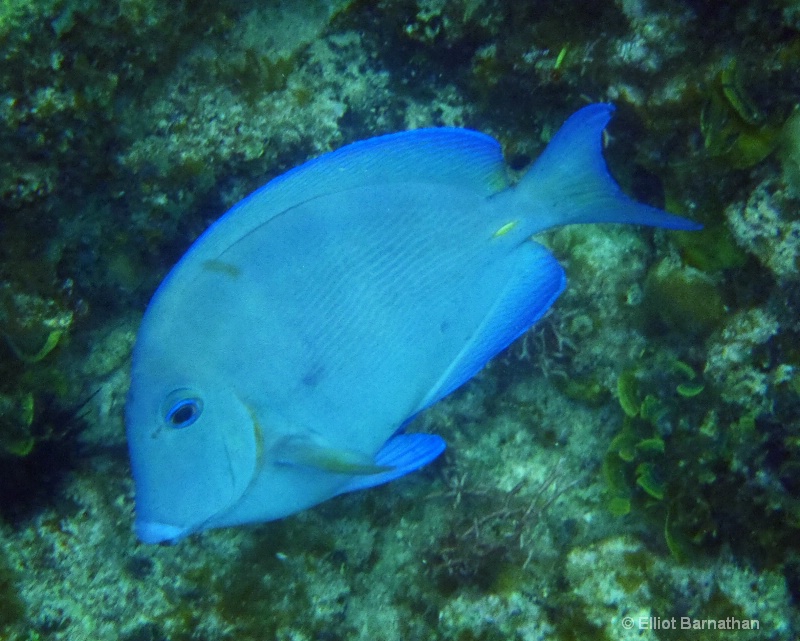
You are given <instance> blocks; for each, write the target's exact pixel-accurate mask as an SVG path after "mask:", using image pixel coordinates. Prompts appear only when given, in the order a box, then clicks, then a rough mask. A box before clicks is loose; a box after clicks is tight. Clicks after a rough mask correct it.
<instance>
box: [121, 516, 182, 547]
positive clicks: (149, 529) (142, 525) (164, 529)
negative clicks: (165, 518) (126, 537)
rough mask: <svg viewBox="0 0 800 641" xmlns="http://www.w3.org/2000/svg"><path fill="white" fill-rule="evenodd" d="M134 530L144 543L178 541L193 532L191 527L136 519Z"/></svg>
mask: <svg viewBox="0 0 800 641" xmlns="http://www.w3.org/2000/svg"><path fill="white" fill-rule="evenodd" d="M134 530H135V531H136V536H137V538H138V539H139V540H140V541H141V542H142V543H177V542H178V541H180V540H181V539H182V538H184V537H185V536H188V535H189V534H191V532H192V530H191V529H190V528H182V527H178V526H177V525H170V524H169V523H158V522H157V521H140V520H137V521H136V523H135V525H134Z"/></svg>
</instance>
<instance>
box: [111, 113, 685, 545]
mask: <svg viewBox="0 0 800 641" xmlns="http://www.w3.org/2000/svg"><path fill="white" fill-rule="evenodd" d="M612 111H613V107H612V106H611V105H606V104H595V105H590V106H588V107H585V108H584V109H581V110H580V111H578V112H577V113H575V114H574V115H573V116H572V117H571V118H569V120H567V122H566V123H565V124H564V126H563V127H562V128H561V129H560V130H559V131H558V133H557V134H556V135H555V136H554V137H553V139H552V141H551V142H550V144H549V145H548V146H547V148H546V149H545V150H544V152H543V153H542V155H541V157H540V158H539V159H538V160H537V161H536V162H535V163H534V164H533V166H532V167H531V168H530V169H529V170H528V171H527V173H525V175H524V176H523V177H522V178H521V179H520V180H519V181H517V182H516V183H515V182H513V181H512V180H511V179H510V176H509V172H508V171H507V169H506V165H505V163H504V161H503V156H502V153H501V149H500V145H499V144H498V143H497V142H496V141H495V140H494V139H492V138H490V137H488V136H486V135H483V134H480V133H477V132H474V131H468V130H464V129H452V128H441V129H421V130H417V131H408V132H405V133H398V134H393V135H388V136H381V137H378V138H372V139H370V140H365V141H362V142H357V143H354V144H351V145H348V146H346V147H343V148H342V149H339V150H338V151H335V152H332V153H328V154H325V155H323V156H321V157H320V158H317V159H316V160H312V161H310V162H307V163H306V164H304V165H302V166H300V167H298V168H296V169H294V170H292V171H290V172H288V173H286V174H284V175H283V176H280V177H278V178H276V179H274V180H272V181H271V182H269V183H267V184H266V185H265V186H264V187H262V188H261V189H259V190H258V191H256V192H254V193H253V194H251V195H250V196H248V197H247V198H245V199H244V200H242V201H241V202H239V203H238V204H237V205H235V206H234V207H233V208H232V209H231V210H230V211H228V212H227V213H226V214H225V215H224V216H223V217H222V218H220V219H219V220H218V221H217V222H216V223H215V224H214V225H212V226H211V227H210V228H209V229H208V230H207V231H206V232H205V233H204V234H203V235H202V236H201V237H200V238H199V239H198V240H197V241H196V242H195V243H194V245H192V247H191V248H190V249H189V250H188V251H187V252H186V254H185V255H184V256H183V258H182V259H181V260H180V262H179V263H178V264H177V265H176V266H175V267H174V268H173V270H172V271H171V272H170V274H169V275H168V276H167V277H166V279H165V280H164V282H163V283H162V284H161V286H160V287H159V289H158V291H157V292H156V293H155V295H154V297H153V299H152V301H151V302H150V305H149V307H148V309H147V311H146V313H145V315H144V319H143V321H142V325H141V329H140V330H139V334H138V337H137V341H136V346H135V348H134V353H133V367H132V373H131V389H130V394H129V397H128V401H127V406H126V424H127V436H128V443H129V447H130V457H131V465H132V470H133V477H134V482H135V489H136V524H135V529H136V534H137V536H138V537H139V539H140V540H142V541H144V542H146V543H157V542H162V541H177V540H179V539H181V538H182V537H185V536H187V535H188V534H191V533H193V532H200V531H203V530H208V529H210V528H219V527H225V526H233V525H239V524H243V523H254V522H263V521H269V520H272V519H279V518H282V517H284V516H287V515H289V514H292V513H294V512H298V511H299V510H304V509H306V508H308V507H311V506H313V505H316V504H317V503H320V502H322V501H325V500H327V499H329V498H331V497H333V496H336V495H338V494H342V493H344V492H350V491H352V490H358V489H363V488H368V487H372V486H375V485H379V484H381V483H385V482H387V481H390V480H392V479H395V478H397V477H399V476H402V475H404V474H407V473H408V472H411V471H413V470H416V469H418V468H419V467H421V466H423V465H425V464H426V463H428V462H430V461H431V460H433V459H434V458H436V457H437V456H438V455H439V454H440V453H441V452H442V451H443V450H444V447H445V445H444V441H443V440H442V439H441V438H440V437H438V436H435V435H429V434H406V433H404V432H403V427H404V426H405V425H406V423H408V421H409V420H410V419H411V418H412V417H413V416H414V415H415V414H417V413H418V412H420V411H421V410H423V409H424V408H426V407H428V406H430V405H431V404H433V403H435V402H436V401H438V400H439V399H441V398H442V397H444V396H446V395H447V394H449V393H450V392H452V391H453V390H455V389H456V388H457V387H459V386H460V385H462V384H463V383H465V382H466V381H467V380H469V379H470V378H471V377H472V376H474V375H475V373H476V372H478V371H479V370H480V369H481V368H482V367H483V366H484V365H485V364H486V363H487V362H488V361H489V359H491V358H492V357H493V356H494V355H495V354H497V353H498V352H499V351H500V350H502V349H503V348H505V347H506V346H507V345H508V344H509V343H511V342H512V341H513V340H514V339H515V338H517V337H518V336H519V335H520V334H522V333H523V332H525V330H527V329H528V328H529V327H530V326H531V325H532V324H533V323H534V322H536V320H538V319H539V318H541V316H542V315H543V314H544V313H545V312H546V311H547V309H548V308H549V307H550V306H551V305H552V304H553V302H554V301H555V299H556V298H557V297H558V295H559V294H560V293H561V291H562V290H563V289H564V286H565V276H564V271H563V269H562V268H561V266H560V265H559V264H558V262H557V261H556V260H555V259H554V258H553V256H552V255H551V254H550V253H549V252H548V251H547V250H546V249H545V248H544V247H543V246H542V245H540V244H538V243H536V242H535V241H534V240H532V239H531V236H532V235H533V234H536V233H537V232H540V231H542V230H544V229H548V228H550V227H555V226H558V225H567V224H572V223H593V222H615V223H635V224H640V225H653V226H658V227H668V228H672V229H696V228H698V225H695V224H694V223H692V222H689V221H687V220H685V219H683V218H679V217H677V216H673V215H670V214H667V213H665V212H663V211H661V210H658V209H655V208H652V207H648V206H645V205H642V204H638V203H636V202H635V201H633V200H631V199H629V198H628V197H626V196H625V195H624V194H623V193H622V191H621V190H620V188H619V187H618V185H617V184H616V183H615V182H614V180H613V179H612V178H611V177H610V175H609V173H608V170H607V169H606V165H605V162H604V160H603V157H602V132H603V129H604V128H605V126H606V124H607V123H608V120H609V119H610V117H611V113H612Z"/></svg>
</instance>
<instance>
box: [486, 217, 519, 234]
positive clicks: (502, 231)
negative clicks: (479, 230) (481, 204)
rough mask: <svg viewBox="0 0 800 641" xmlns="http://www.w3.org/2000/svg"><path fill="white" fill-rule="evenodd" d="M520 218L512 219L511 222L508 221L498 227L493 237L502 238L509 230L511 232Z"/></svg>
mask: <svg viewBox="0 0 800 641" xmlns="http://www.w3.org/2000/svg"><path fill="white" fill-rule="evenodd" d="M518 222H519V221H518V220H512V221H511V222H510V223H506V224H505V225H503V226H502V227H501V228H500V229H498V230H497V231H496V232H494V234H492V238H500V236H505V235H506V234H507V233H508V232H510V231H511V230H512V229H514V227H516V226H517V223H518Z"/></svg>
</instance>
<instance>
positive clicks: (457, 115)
mask: <svg viewBox="0 0 800 641" xmlns="http://www.w3.org/2000/svg"><path fill="white" fill-rule="evenodd" d="M0 49H2V53H3V61H4V64H3V65H2V68H0V146H2V147H3V148H4V150H5V152H6V153H5V154H4V155H3V160H0V195H2V203H3V204H2V214H1V215H2V219H1V220H0V233H2V248H3V251H2V256H0V331H2V333H3V337H4V339H3V341H0V352H1V353H2V358H0V372H2V376H0V464H2V466H3V477H2V479H0V604H2V605H1V606H0V637H2V638H4V639H5V638H8V639H15V640H16V639H20V640H21V641H33V640H34V639H37V640H38V639H48V640H51V639H52V640H53V641H63V640H70V641H71V640H74V639H96V640H97V641H105V640H109V641H110V640H114V641H117V640H119V639H122V640H124V641H147V640H154V639H159V640H161V639H164V640H166V639H169V640H170V641H183V640H185V641H189V640H190V639H193V640H197V639H204V640H207V641H225V640H228V639H237V640H238V641H246V640H247V639H265V638H274V639H287V640H288V639H294V640H308V641H311V640H322V639H324V640H327V641H333V640H335V639H345V638H346V639H370V640H372V639H376V638H380V639H385V640H387V641H393V640H395V639H426V640H427V639H442V640H445V641H450V640H453V641H469V640H478V639H481V640H489V639H519V640H525V641H530V640H532V639H554V640H555V639H559V640H571V639H584V638H594V639H624V638H631V639H632V638H636V639H672V638H675V639H678V638H686V637H687V636H688V634H689V633H686V632H681V630H672V629H668V628H666V629H665V628H663V627H662V628H659V629H654V626H653V625H652V624H651V623H650V621H651V619H653V618H655V619H658V620H669V619H671V618H672V617H676V618H677V619H678V620H680V618H681V617H689V618H691V619H697V620H726V619H729V618H733V619H736V620H748V621H749V620H757V621H758V622H759V624H760V629H759V630H757V631H744V630H743V631H737V632H736V633H732V632H730V631H725V630H704V631H702V632H698V633H696V634H697V638H702V639H710V640H711V639H723V638H730V636H731V634H736V638H737V639H738V638H741V639H749V638H752V639H771V640H776V641H790V640H791V639H796V638H798V634H799V633H800V632H799V631H800V616H798V613H797V600H798V599H800V547H799V546H798V541H800V538H798V529H800V498H798V497H799V496H800V486H799V485H798V479H800V420H799V419H798V416H800V373H798V372H800V369H798V368H800V347H799V346H800V323H799V322H798V317H800V294H799V293H798V292H800V288H798V274H799V273H800V269H799V268H800V260H798V245H799V244H800V227H798V214H797V212H798V207H797V198H798V193H800V192H799V188H798V183H799V182H800V179H799V178H798V175H799V174H800V171H798V166H800V165H799V163H798V157H800V152H799V151H798V149H800V135H798V130H800V125H799V124H798V123H799V122H800V118H799V117H798V111H797V104H796V103H797V96H798V95H800V76H798V74H797V73H796V68H797V64H798V62H800V7H798V3H797V2H795V1H790V0H767V1H766V2H755V1H747V2H741V3H728V5H726V6H724V7H723V6H721V5H720V4H719V3H711V2H700V1H688V0H687V1H683V2H671V1H667V0H601V1H599V2H594V3H564V2H561V1H559V0H542V1H540V2H536V3H521V2H518V3H508V2H507V3H503V2H498V1H497V0H380V1H379V2H373V3H369V2H355V1H353V0H314V1H312V2H301V1H300V0H279V1H277V0H276V1H275V2H271V3H266V4H265V3H259V2H254V1H252V0H247V1H245V2H227V1H225V2H205V1H203V2H195V3H192V4H191V5H189V4H187V3H158V2H154V1H153V0H121V1H120V2H117V3H101V2H98V0H58V1H56V0H35V1H27V0H26V1H23V0H4V1H2V2H0ZM595 100H608V101H613V102H615V103H616V105H617V107H618V110H617V113H616V115H615V118H614V120H613V121H612V123H611V125H610V127H609V129H608V135H607V143H608V145H607V150H606V155H607V158H608V160H609V164H610V166H611V170H612V173H613V174H614V175H615V176H616V177H617V178H618V180H619V181H620V183H621V184H622V186H623V188H624V189H625V190H626V192H628V193H630V194H632V195H633V196H635V197H636V198H638V199H640V200H644V201H646V202H648V203H651V204H653V205H656V206H660V207H665V208H667V209H669V210H670V211H674V212H676V213H680V214H684V215H687V216H689V217H692V218H694V219H696V220H698V221H701V222H702V223H703V224H704V225H705V229H704V231H702V232H699V233H691V234H689V233H673V232H664V231H655V232H652V231H645V232H643V231H641V230H637V229H631V228H624V229H622V228H618V227H612V226H591V227H590V226H579V227H575V228H564V229H559V230H552V231H550V232H547V233H546V234H544V235H543V237H542V238H541V239H540V240H542V241H543V242H545V243H546V244H548V246H549V247H550V248H551V249H552V251H553V253H554V254H555V255H556V256H557V258H558V259H559V261H560V262H562V264H563V265H564V266H565V269H566V272H567V275H568V279H569V287H568V289H567V290H566V292H565V293H564V295H563V296H562V297H561V298H560V299H559V301H558V302H557V304H556V306H555V307H554V308H553V309H552V311H551V312H550V313H549V314H548V316H547V317H546V318H544V319H543V320H542V321H541V322H540V323H539V324H538V325H537V326H536V327H534V328H533V329H532V330H531V331H530V332H529V333H527V334H526V335H525V336H523V337H522V338H521V339H520V341H519V342H517V343H516V344H515V345H513V346H511V347H510V348H509V350H507V352H506V353H504V354H503V355H502V356H501V357H500V358H498V359H496V360H495V361H494V362H493V363H491V364H490V365H489V367H488V368H486V370H485V371H484V372H482V373H481V374H480V375H479V376H478V377H476V379H475V380H474V381H472V382H471V383H470V384H469V385H468V386H466V387H465V388H464V389H462V390H459V391H458V392H456V393H455V394H453V395H452V396H451V397H450V398H448V399H446V400H445V401H444V402H442V403H441V404H439V405H437V406H435V407H433V408H431V409H430V410H429V411H427V412H426V413H425V414H424V415H422V416H421V417H419V418H418V419H417V422H416V423H415V424H414V425H413V426H411V429H414V430H416V429H419V430H425V431H432V432H436V433H440V434H442V435H443V436H444V437H445V438H446V439H447V440H448V443H449V449H448V452H447V454H446V455H445V457H444V458H443V460H441V461H439V462H437V463H436V464H434V465H433V466H431V467H430V468H429V469H426V470H424V471H422V472H420V473H418V474H416V475H413V476H411V477H409V478H407V479H404V480H402V481H398V482H395V483H393V484H390V485H389V486H387V487H382V488H377V489H374V490H370V491H369V492H363V493H360V494H358V495H352V496H343V497H339V498H337V499H335V500H334V501H332V502H330V503H328V504H325V505H321V506H319V507H318V508H316V509H314V510H311V511H308V512H304V513H301V514H299V515H297V516H294V517H292V518H289V519H286V520H284V521H281V522H277V523H270V524H265V525H262V526H258V527H253V528H239V529H231V530H225V531H217V532H210V533H207V534H204V535H202V536H199V537H191V538H190V539H188V540H186V541H183V542H181V543H180V544H179V545H177V546H173V547H160V546H157V547H152V546H143V545H141V544H139V543H137V542H136V541H135V540H134V537H133V534H132V531H131V514H132V488H131V482H130V480H129V469H128V464H127V457H126V449H125V437H124V427H123V418H122V417H123V408H124V402H125V394H126V390H127V385H128V380H127V377H128V373H127V368H128V361H129V356H130V350H131V347H132V344H133V340H134V336H135V333H136V329H137V326H138V322H139V319H140V317H141V313H142V311H143V309H144V306H145V305H146V303H147V300H148V297H149V296H150V295H151V294H152V292H153V291H154V290H155V288H156V286H157V284H158V283H159V281H160V280H161V279H162V278H163V276H164V274H165V273H166V270H167V269H168V268H169V266H170V265H171V264H173V263H174V262H175V261H176V260H177V259H178V258H179V257H180V255H181V254H182V253H183V252H184V251H185V250H186V248H187V247H188V245H189V244H190V243H191V241H192V240H193V239H194V238H195V237H196V236H197V235H198V234H200V233H201V232H202V230H203V229H205V228H206V227H207V225H208V224H209V223H210V222H211V221H213V220H214V219H215V218H216V217H217V216H218V215H219V214H220V213H221V212H223V211H224V210H225V209H226V208H227V207H229V206H230V205H232V204H233V203H234V202H236V201H237V200H239V199H240V198H241V197H242V196H244V195H245V194H247V193H248V192H249V191H251V190H252V189H254V188H256V187H258V186H260V185H261V184H263V183H264V182H265V181H266V180H267V179H269V178H272V177H274V176H277V175H280V174H281V173H283V172H284V171H286V170H287V169H289V168H291V167H293V166H295V165H297V164H299V163H300V162H302V161H304V160H306V159H307V158H309V157H312V156H315V155H318V154H320V153H322V152H324V151H327V150H329V149H332V148H335V147H338V146H340V145H342V144H345V143H347V142H351V141H353V140H356V139H359V138H365V137H368V136H371V135H376V134H379V133H385V132H389V131H395V130H400V129H407V128H414V127H422V126H436V125H454V126H467V127H471V128H474V129H479V130H482V131H485V132H487V133H490V134H492V135H494V136H496V137H497V138H498V139H499V140H500V141H501V142H502V143H503V146H504V152H505V154H506V158H507V160H508V162H509V164H510V166H511V167H512V169H513V170H521V169H523V168H524V167H525V166H526V165H527V164H528V163H529V162H530V161H531V160H532V159H534V158H535V157H536V156H537V154H538V153H539V152H540V151H541V149H542V148H543V146H544V144H545V143H546V142H547V140H549V138H550V137H551V136H552V134H553V132H554V131H555V130H556V129H557V127H558V126H559V124H560V123H561V122H562V121H563V119H564V117H565V116H566V115H567V114H569V113H570V112H572V111H574V110H575V109H576V108H577V107H578V106H581V105H582V104H585V103H586V102H588V101H595ZM626 617H630V618H631V619H630V621H632V622H633V624H632V626H631V627H626V625H625V621H626ZM640 621H644V622H645V623H644V624H641V623H640ZM692 634H695V633H692Z"/></svg>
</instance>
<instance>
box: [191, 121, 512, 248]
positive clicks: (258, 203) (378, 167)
mask: <svg viewBox="0 0 800 641" xmlns="http://www.w3.org/2000/svg"><path fill="white" fill-rule="evenodd" d="M404 182H427V183H441V184H448V185H458V186H462V187H465V188H469V189H473V190H476V191H478V192H480V193H482V194H484V195H486V196H489V195H491V194H493V193H496V192H498V191H501V190H503V189H505V188H506V187H508V185H509V180H508V175H507V171H506V165H505V162H504V160H503V154H502V150H501V148H500V144H499V143H498V142H497V141H496V140H495V139H494V138H492V137H491V136H487V135H485V134H482V133H480V132H477V131H472V130H469V129H457V128H452V127H442V128H435V129H416V130H413V131H404V132H400V133H395V134H388V135H386V136H379V137H377V138H370V139H368V140H362V141H360V142H354V143H352V144H350V145H347V146H345V147H342V148H341V149H338V150H336V151H333V152H330V153H327V154H324V155H322V156H320V157H319V158H315V159H314V160H310V161H308V162H306V163H305V164H303V165H300V166H299V167H296V168H295V169H292V170H291V171H288V172H287V173H285V174H283V175H282V176H279V177H277V178H275V179H273V180H271V181H270V182H268V183H267V184H266V185H264V186H263V187H261V188H260V189H258V190H256V191H254V192H253V193H252V194H250V195H249V196H247V197H246V198H244V199H243V200H242V201H240V202H239V203H238V204H236V205H234V206H233V207H232V208H231V209H230V210H228V212H227V213H226V214H225V215H224V216H222V217H221V218H220V219H219V220H217V221H216V222H215V223H214V224H213V225H212V226H211V227H209V229H208V230H206V232H205V234H203V237H202V238H201V240H202V242H198V243H195V245H194V246H193V247H192V249H191V250H190V252H188V253H187V255H186V256H185V257H184V259H186V258H187V257H188V256H189V255H190V254H194V255H195V258H197V259H200V260H209V261H213V260H215V259H216V258H217V257H218V256H219V255H220V254H221V253H222V252H223V251H225V249H227V248H228V247H230V246H231V245H232V244H233V243H234V242H236V240H238V239H239V238H241V237H242V236H243V235H245V234H246V233H249V232H250V231H252V230H254V229H256V228H257V227H259V226H261V225H263V224H264V223H266V222H268V221H269V220H270V219H272V218H274V217H275V216H278V215H280V214H281V213H283V212H285V211H287V210H289V209H291V208H293V207H296V206H297V205H300V204H301V203H304V202H307V201H309V200H313V199H315V198H319V197H322V196H325V195H326V194H331V193H337V192H341V191H344V190H347V189H352V188H355V187H361V186H368V185H390V184H397V183H404Z"/></svg>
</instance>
